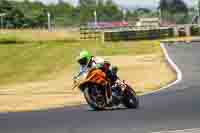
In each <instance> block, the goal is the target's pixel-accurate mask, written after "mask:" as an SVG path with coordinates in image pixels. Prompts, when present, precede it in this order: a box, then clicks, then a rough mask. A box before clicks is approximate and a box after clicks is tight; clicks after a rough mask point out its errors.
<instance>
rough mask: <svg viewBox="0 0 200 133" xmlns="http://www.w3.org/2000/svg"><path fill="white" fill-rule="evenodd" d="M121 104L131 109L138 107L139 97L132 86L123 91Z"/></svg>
mask: <svg viewBox="0 0 200 133" xmlns="http://www.w3.org/2000/svg"><path fill="white" fill-rule="evenodd" d="M123 104H124V106H126V107H127V108H132V109H137V108H138V107H139V99H138V97H137V95H136V92H135V91H134V90H133V89H132V88H129V89H127V90H126V91H125V92H124V96H123Z"/></svg>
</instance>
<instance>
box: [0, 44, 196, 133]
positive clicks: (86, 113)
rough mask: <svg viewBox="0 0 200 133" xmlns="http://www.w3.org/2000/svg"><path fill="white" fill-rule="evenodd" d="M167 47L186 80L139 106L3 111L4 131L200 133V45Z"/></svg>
mask: <svg viewBox="0 0 200 133" xmlns="http://www.w3.org/2000/svg"><path fill="white" fill-rule="evenodd" d="M165 46H166V49H167V51H168V53H169V56H170V57H171V58H172V60H173V61H174V62H175V63H176V64H177V66H178V67H179V68H180V69H181V71H182V74H183V80H182V81H181V82H180V83H178V84H176V85H174V86H172V87H170V88H168V89H165V90H162V91H160V92H156V93H153V94H149V95H145V96H141V97H140V108H139V109H137V110H130V109H121V110H113V111H92V110H89V109H88V107H87V106H86V105H83V106H80V107H71V108H69V107H66V108H62V109H54V110H48V111H37V112H21V113H2V114H0V133H154V132H155V133H159V132H161V133H185V132H184V131H186V132H187V133H200V129H197V128H199V127H200V44H198V43H191V44H184V43H182V44H173V45H165Z"/></svg>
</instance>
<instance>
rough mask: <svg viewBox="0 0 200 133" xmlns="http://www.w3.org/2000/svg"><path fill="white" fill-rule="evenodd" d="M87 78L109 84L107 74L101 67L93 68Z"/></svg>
mask: <svg viewBox="0 0 200 133" xmlns="http://www.w3.org/2000/svg"><path fill="white" fill-rule="evenodd" d="M86 80H87V81H90V82H92V83H97V84H101V85H105V84H107V81H106V74H105V73H104V72H103V71H102V70H100V69H94V70H91V71H90V72H89V74H88V75H87V77H86Z"/></svg>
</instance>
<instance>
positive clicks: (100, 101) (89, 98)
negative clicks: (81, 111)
mask: <svg viewBox="0 0 200 133" xmlns="http://www.w3.org/2000/svg"><path fill="white" fill-rule="evenodd" d="M83 93H84V97H85V99H86V102H87V103H88V105H89V106H90V107H91V108H92V109H93V110H104V108H105V106H106V101H105V97H104V95H103V94H102V92H100V91H99V90H98V87H97V86H96V85H89V86H86V87H85V89H84V92H83Z"/></svg>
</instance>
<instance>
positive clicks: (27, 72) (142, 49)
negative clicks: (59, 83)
mask: <svg viewBox="0 0 200 133" xmlns="http://www.w3.org/2000/svg"><path fill="white" fill-rule="evenodd" d="M5 38H6V39H7V41H5V40H6V39H5ZM2 40H3V41H2ZM8 40H9V41H8ZM16 40H17V41H16ZM20 41H21V40H20V39H19V36H18V35H16V36H13V35H12V34H11V35H10V36H9V34H8V35H2V36H0V62H1V63H0V85H6V84H11V83H18V82H26V81H36V80H46V79H53V78H55V77H56V76H57V75H59V74H61V73H62V72H63V71H64V70H65V69H66V70H67V69H68V68H69V67H71V66H77V65H73V64H75V63H76V62H75V57H76V56H77V55H78V54H79V52H80V51H81V50H83V49H86V50H89V51H90V52H91V53H92V54H93V55H95V56H111V55H129V54H130V55H140V54H151V53H156V52H158V53H161V51H160V47H159V41H138V42H105V43H104V44H102V43H101V42H100V41H82V42H81V41H77V40H76V41H69V40H62V41H52V40H46V41H45V40H43V42H42V43H41V42H39V41H33V42H31V41H28V42H23V41H22V42H21V43H20ZM16 42H17V43H16ZM8 44H9V45H8Z"/></svg>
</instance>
